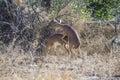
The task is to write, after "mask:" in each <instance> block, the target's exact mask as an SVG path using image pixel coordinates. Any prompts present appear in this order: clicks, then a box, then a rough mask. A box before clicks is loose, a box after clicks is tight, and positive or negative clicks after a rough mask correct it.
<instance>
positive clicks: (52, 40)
mask: <svg viewBox="0 0 120 80" xmlns="http://www.w3.org/2000/svg"><path fill="white" fill-rule="evenodd" d="M62 37H63V34H53V35H52V36H50V37H48V38H47V39H46V48H45V53H46V54H48V53H49V51H50V50H51V48H52V47H53V46H55V44H56V43H59V44H60V45H63V46H64V47H65V45H66V44H67V41H68V38H67V37H64V41H63V40H62ZM65 49H67V48H66V47H65Z"/></svg>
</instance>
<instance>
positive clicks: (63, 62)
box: [0, 8, 120, 80]
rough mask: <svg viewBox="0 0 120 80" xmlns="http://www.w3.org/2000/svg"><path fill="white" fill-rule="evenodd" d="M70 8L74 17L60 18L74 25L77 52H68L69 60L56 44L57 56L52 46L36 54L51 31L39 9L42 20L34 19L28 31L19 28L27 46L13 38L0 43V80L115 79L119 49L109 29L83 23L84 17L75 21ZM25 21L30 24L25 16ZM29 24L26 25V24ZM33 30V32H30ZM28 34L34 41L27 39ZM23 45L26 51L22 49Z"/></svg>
mask: <svg viewBox="0 0 120 80" xmlns="http://www.w3.org/2000/svg"><path fill="white" fill-rule="evenodd" d="M66 9H67V10H68V8H66ZM28 11H29V10H28ZM70 11H71V12H72V13H73V14H71V15H73V16H75V17H74V18H73V17H64V16H63V17H62V19H63V20H64V21H65V22H66V23H69V24H71V25H74V28H76V29H77V31H78V32H79V35H80V38H81V50H80V51H81V53H79V54H76V55H72V56H73V58H71V59H70V58H68V55H67V53H66V51H65V50H64V49H63V48H62V47H61V48H60V47H59V48H58V50H57V53H56V54H57V55H55V51H54V49H53V50H52V51H51V53H50V54H49V55H48V56H41V55H39V56H38V55H36V54H37V52H38V54H39V53H41V52H42V50H41V42H44V39H45V38H46V37H47V36H49V35H50V34H52V32H51V31H52V30H51V31H50V29H49V25H47V24H46V23H47V19H46V20H43V19H45V18H48V17H47V14H43V13H42V12H41V14H40V16H43V17H41V20H43V21H42V22H41V23H39V21H38V20H35V21H34V22H35V23H34V27H32V28H30V31H28V32H27V31H23V32H24V33H25V35H24V37H23V34H22V37H23V42H24V41H28V43H29V44H30V48H29V49H27V45H28V43H23V45H26V46H25V47H24V46H23V47H22V49H21V46H20V45H16V44H15V41H14V40H13V42H11V43H10V45H9V46H8V47H6V46H4V44H3V43H1V42H0V80H119V77H120V66H119V65H120V54H119V53H120V50H118V52H116V53H113V50H112V45H111V41H112V40H111V39H112V37H113V36H114V30H113V28H111V27H110V26H108V25H94V24H85V23H84V20H83V21H82V20H80V21H77V20H78V16H77V15H76V14H74V11H72V10H70ZM26 12H27V10H26ZM31 12H32V11H31ZM63 12H66V11H63ZM63 12H62V11H61V14H62V13H63ZM34 13H35V12H34ZM31 14H32V13H31ZM29 15H30V14H29ZM32 15H33V14H32ZM35 15H36V14H34V16H35ZM37 17H38V16H37ZM32 19H33V17H32V18H31V17H30V21H31V20H32ZM25 20H26V21H28V22H29V23H30V21H29V20H28V19H25ZM29 23H28V24H27V25H26V26H29V25H30V24H29ZM33 30H34V32H35V33H32V32H33ZM31 31H32V32H31ZM30 33H31V34H30ZM27 35H28V37H27ZM18 36H19V35H18ZM31 36H33V37H32V38H35V40H30V41H29V38H30V39H31ZM34 36H35V37H34ZM20 37H21V35H20ZM18 40H19V39H18ZM21 41H22V39H21V40H20V42H21ZM14 45H15V49H13V46H14ZM24 48H26V50H27V51H26V52H24V51H23V49H24ZM40 51H41V52H40ZM2 53H4V54H2ZM76 53H77V52H76ZM43 54H44V53H43Z"/></svg>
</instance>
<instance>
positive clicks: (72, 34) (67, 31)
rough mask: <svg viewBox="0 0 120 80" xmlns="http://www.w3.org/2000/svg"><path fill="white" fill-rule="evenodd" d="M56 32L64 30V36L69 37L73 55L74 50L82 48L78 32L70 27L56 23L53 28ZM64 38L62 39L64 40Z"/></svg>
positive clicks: (70, 49)
mask: <svg viewBox="0 0 120 80" xmlns="http://www.w3.org/2000/svg"><path fill="white" fill-rule="evenodd" d="M52 27H53V28H54V29H55V30H62V31H63V34H64V36H68V45H69V51H70V52H71V53H72V49H78V48H79V47H80V38H79V36H78V33H77V31H76V30H75V29H74V28H72V27H71V26H69V25H65V24H59V23H56V24H54V25H53V26H52ZM64 36H63V37H62V39H63V38H64Z"/></svg>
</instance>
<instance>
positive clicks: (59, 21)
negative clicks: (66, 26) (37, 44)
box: [54, 19, 62, 24]
mask: <svg viewBox="0 0 120 80" xmlns="http://www.w3.org/2000/svg"><path fill="white" fill-rule="evenodd" d="M54 22H56V23H58V24H61V23H62V20H61V19H60V20H56V19H54Z"/></svg>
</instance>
